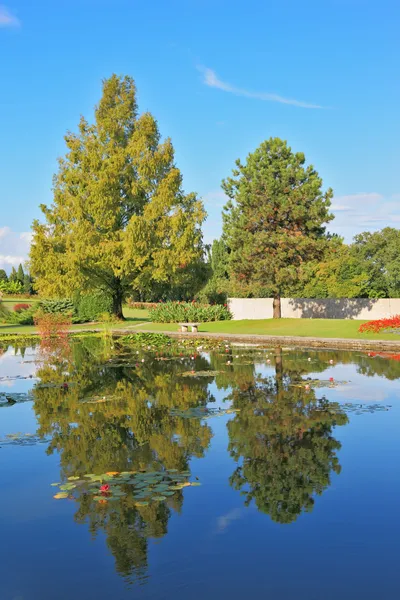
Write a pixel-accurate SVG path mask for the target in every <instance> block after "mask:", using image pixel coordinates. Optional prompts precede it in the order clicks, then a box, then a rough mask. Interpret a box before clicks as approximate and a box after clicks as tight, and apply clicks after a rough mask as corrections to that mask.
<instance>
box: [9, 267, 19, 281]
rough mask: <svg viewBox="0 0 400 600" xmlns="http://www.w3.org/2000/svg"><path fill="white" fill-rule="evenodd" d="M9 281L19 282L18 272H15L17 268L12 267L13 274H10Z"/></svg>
mask: <svg viewBox="0 0 400 600" xmlns="http://www.w3.org/2000/svg"><path fill="white" fill-rule="evenodd" d="M8 281H10V282H11V281H12V282H16V281H18V277H17V271H16V270H15V267H12V269H11V273H10V277H9V278H8Z"/></svg>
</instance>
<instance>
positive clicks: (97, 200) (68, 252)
mask: <svg viewBox="0 0 400 600" xmlns="http://www.w3.org/2000/svg"><path fill="white" fill-rule="evenodd" d="M160 137H161V136H160V132H159V130H158V126H157V122H156V120H155V119H154V117H153V116H152V115H151V114H150V113H144V114H143V115H141V116H138V114H137V104H136V88H135V84H134V81H133V79H131V78H130V77H124V78H120V77H117V76H116V75H113V76H112V77H111V78H110V79H108V80H105V81H104V82H103V95H102V98H101V100H100V103H99V105H98V108H97V109H96V112H95V122H94V123H93V124H90V123H88V122H87V121H86V120H85V119H84V118H82V119H81V121H80V123H79V130H78V133H76V134H75V133H68V134H67V135H66V136H65V142H66V146H67V152H66V155H65V157H64V158H62V159H60V161H59V170H58V173H57V174H56V176H55V178H54V202H53V204H52V206H50V207H45V206H43V207H42V211H43V213H44V216H45V223H44V224H41V223H39V222H35V223H34V225H33V245H32V250H31V270H32V274H33V275H34V276H35V278H36V281H37V288H38V290H39V291H40V292H41V293H42V294H44V295H46V296H65V295H68V296H70V295H72V294H73V292H76V291H77V290H83V291H89V290H97V289H101V290H104V291H106V292H107V293H109V294H110V295H111V296H112V297H113V301H114V302H113V304H114V312H115V314H116V315H117V316H122V301H123V298H124V296H125V295H126V294H127V293H129V292H130V291H131V290H132V289H135V288H140V287H141V286H147V287H148V286H150V285H151V283H152V282H162V281H168V280H169V279H170V278H171V277H174V274H175V273H176V272H177V271H179V270H182V269H185V268H186V267H187V266H188V265H191V264H192V263H196V261H199V260H200V259H201V257H202V253H203V246H202V234H201V224H202V222H203V220H204V218H205V212H204V209H203V205H202V203H201V201H200V200H199V199H198V198H197V197H196V195H195V194H189V195H185V194H184V192H183V190H182V176H181V173H180V171H179V169H177V168H176V166H175V164H174V150H173V146H172V143H171V141H170V140H169V139H166V140H165V141H163V142H162V143H161V142H160Z"/></svg>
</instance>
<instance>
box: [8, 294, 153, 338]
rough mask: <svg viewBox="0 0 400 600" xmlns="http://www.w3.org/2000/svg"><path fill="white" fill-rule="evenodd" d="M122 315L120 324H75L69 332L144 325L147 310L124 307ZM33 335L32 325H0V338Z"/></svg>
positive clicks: (146, 319) (33, 327) (34, 330)
mask: <svg viewBox="0 0 400 600" xmlns="http://www.w3.org/2000/svg"><path fill="white" fill-rule="evenodd" d="M3 302H4V304H6V303H7V302H9V304H10V307H9V308H10V309H12V306H13V305H14V304H16V302H15V300H9V299H6V301H3ZM30 304H33V302H30ZM124 315H125V319H126V320H125V321H122V322H120V323H77V324H75V325H72V327H71V331H82V330H85V331H91V330H93V329H100V330H114V329H115V330H116V331H117V330H118V329H129V328H130V327H133V326H135V328H136V326H137V325H139V324H141V323H143V324H144V323H146V322H147V321H148V312H147V310H138V309H135V308H129V307H126V308H124ZM33 333H37V328H36V327H35V326H34V325H11V324H5V325H0V336H1V335H4V334H12V335H18V334H21V335H29V334H33Z"/></svg>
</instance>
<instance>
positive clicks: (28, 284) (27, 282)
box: [23, 273, 32, 294]
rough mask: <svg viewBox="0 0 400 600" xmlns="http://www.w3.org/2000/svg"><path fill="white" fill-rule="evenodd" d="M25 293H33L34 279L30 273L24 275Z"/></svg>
mask: <svg viewBox="0 0 400 600" xmlns="http://www.w3.org/2000/svg"><path fill="white" fill-rule="evenodd" d="M23 285H24V294H32V279H31V276H30V275H28V273H25V275H24V282H23Z"/></svg>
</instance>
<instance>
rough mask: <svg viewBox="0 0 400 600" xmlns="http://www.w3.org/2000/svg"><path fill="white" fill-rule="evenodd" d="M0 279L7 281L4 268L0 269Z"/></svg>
mask: <svg viewBox="0 0 400 600" xmlns="http://www.w3.org/2000/svg"><path fill="white" fill-rule="evenodd" d="M0 281H5V282H7V281H8V275H7V273H6V272H5V270H4V269H0Z"/></svg>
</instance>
